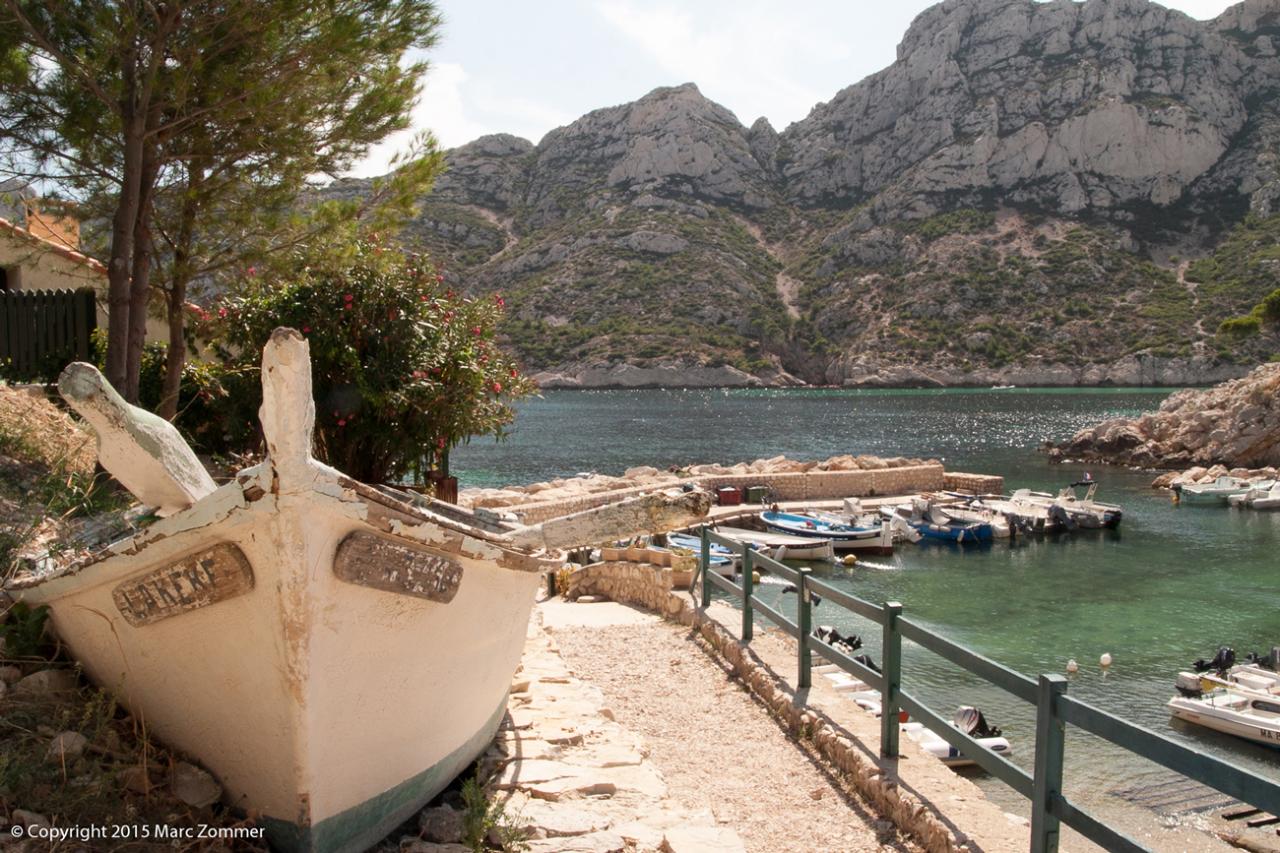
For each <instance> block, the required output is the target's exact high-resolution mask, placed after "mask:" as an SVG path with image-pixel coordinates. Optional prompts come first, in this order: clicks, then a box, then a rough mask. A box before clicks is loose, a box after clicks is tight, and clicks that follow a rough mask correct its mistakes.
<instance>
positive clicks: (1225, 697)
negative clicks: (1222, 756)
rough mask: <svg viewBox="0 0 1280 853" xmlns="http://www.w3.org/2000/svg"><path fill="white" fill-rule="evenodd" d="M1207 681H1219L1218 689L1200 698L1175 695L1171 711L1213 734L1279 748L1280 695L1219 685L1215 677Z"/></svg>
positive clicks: (1225, 684) (1220, 683)
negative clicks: (1223, 734) (1215, 732)
mask: <svg viewBox="0 0 1280 853" xmlns="http://www.w3.org/2000/svg"><path fill="white" fill-rule="evenodd" d="M1189 674H1191V673H1183V674H1181V675H1189ZM1181 675H1180V677H1181ZM1201 679H1202V680H1206V677H1204V676H1201ZM1207 680H1209V681H1210V682H1211V683H1212V682H1218V683H1217V684H1215V685H1214V686H1215V689H1213V690H1210V691H1208V692H1203V693H1202V694H1201V695H1199V696H1182V695H1179V696H1175V697H1173V698H1172V699H1170V700H1169V705H1168V707H1169V712H1170V713H1171V714H1173V716H1174V717H1176V718H1178V719H1180V720H1186V721H1187V722H1189V723H1195V724H1196V725H1198V726H1204V727H1205V728H1208V729H1213V730H1214V731H1219V732H1223V733H1225V734H1229V735H1235V736H1236V737H1241V738H1245V739H1246V740H1251V741H1254V742H1256V743H1264V744H1267V745H1268V746H1280V696H1276V695H1275V694H1274V693H1273V692H1272V691H1271V690H1267V691H1265V692H1263V691H1255V690H1249V689H1245V688H1243V687H1241V686H1239V685H1238V684H1235V683H1233V682H1228V681H1220V682H1219V680H1218V679H1215V678H1213V677H1212V676H1210V677H1208V678H1207Z"/></svg>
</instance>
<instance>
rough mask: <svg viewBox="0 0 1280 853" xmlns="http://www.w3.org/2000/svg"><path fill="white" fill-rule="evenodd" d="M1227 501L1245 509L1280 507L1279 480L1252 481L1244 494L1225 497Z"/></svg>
mask: <svg viewBox="0 0 1280 853" xmlns="http://www.w3.org/2000/svg"><path fill="white" fill-rule="evenodd" d="M1227 503H1229V504H1231V506H1237V507H1245V508H1247V509H1280V480H1263V481H1262V482H1260V483H1254V484H1253V486H1252V487H1250V489H1249V491H1247V492H1245V493H1244V494H1241V495H1232V496H1231V497H1229V498H1227Z"/></svg>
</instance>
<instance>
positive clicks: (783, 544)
mask: <svg viewBox="0 0 1280 853" xmlns="http://www.w3.org/2000/svg"><path fill="white" fill-rule="evenodd" d="M715 531H716V533H719V534H720V535H721V536H726V537H728V538H730V539H736V540H737V541H739V542H746V543H749V544H751V545H754V546H756V547H758V548H762V549H764V550H765V551H767V552H768V554H769V556H770V557H773V558H774V559H775V560H834V559H835V557H836V552H835V549H834V548H832V547H831V540H830V539H822V538H820V537H808V538H806V537H803V536H792V535H791V534H788V533H768V532H762V531H759V530H745V529H743V528H740V527H717V528H715Z"/></svg>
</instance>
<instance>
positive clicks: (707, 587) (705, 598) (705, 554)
mask: <svg viewBox="0 0 1280 853" xmlns="http://www.w3.org/2000/svg"><path fill="white" fill-rule="evenodd" d="M698 571H700V572H701V573H702V574H701V576H700V577H701V578H702V609H703V610H706V609H707V605H709V604H711V574H710V573H711V534H709V533H708V532H707V526H706V525H705V524H704V525H703V526H702V550H701V553H699V554H698Z"/></svg>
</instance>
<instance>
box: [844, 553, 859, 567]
mask: <svg viewBox="0 0 1280 853" xmlns="http://www.w3.org/2000/svg"><path fill="white" fill-rule="evenodd" d="M840 562H842V563H844V564H845V565H846V566H852V565H854V564H855V563H857V562H858V558H857V557H855V556H854V555H853V554H845V555H844V559H843V560H841V561H840Z"/></svg>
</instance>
